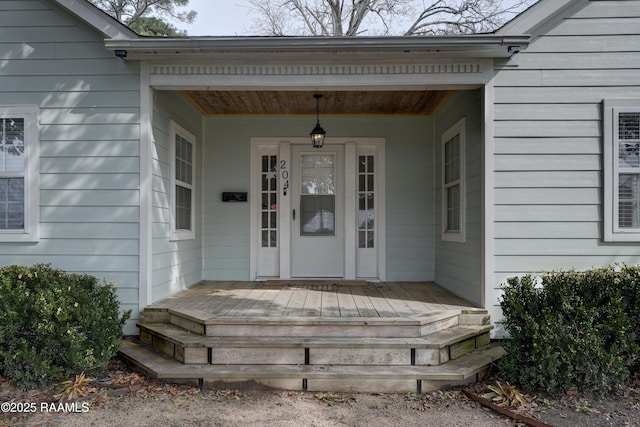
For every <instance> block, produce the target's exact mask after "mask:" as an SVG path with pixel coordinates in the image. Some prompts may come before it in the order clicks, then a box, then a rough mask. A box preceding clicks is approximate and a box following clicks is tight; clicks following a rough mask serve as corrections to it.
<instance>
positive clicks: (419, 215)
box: [203, 117, 435, 281]
mask: <svg viewBox="0 0 640 427" xmlns="http://www.w3.org/2000/svg"><path fill="white" fill-rule="evenodd" d="M314 119H315V118H313V117H292V118H279V117H265V118H251V117H219V118H206V119H205V131H204V133H205V139H206V141H205V147H204V164H205V169H206V172H205V173H204V188H205V194H203V209H204V213H203V218H204V219H203V221H204V222H203V233H204V235H203V239H204V242H203V244H204V248H203V256H204V270H203V279H205V280H248V279H249V262H250V261H249V244H250V240H249V239H250V236H249V233H250V230H249V224H250V221H249V220H250V218H249V215H250V212H249V203H224V202H222V201H221V193H222V192H223V191H249V184H250V181H249V180H250V173H251V172H250V170H249V169H250V167H249V162H250V140H251V137H280V136H284V137H292V136H295V137H300V136H306V135H308V134H309V131H310V130H311V128H312V127H313V125H314ZM321 121H322V126H323V127H324V128H325V129H326V130H327V135H328V136H331V137H375V138H385V140H386V145H385V151H386V172H385V173H386V175H385V176H386V241H387V244H386V256H387V259H386V280H389V281H426V280H433V278H434V267H433V265H434V256H435V255H434V217H433V170H432V168H433V161H432V156H433V146H432V135H433V130H432V120H431V119H430V118H407V117H405V118H397V117H368V118H367V117H322V118H321Z"/></svg>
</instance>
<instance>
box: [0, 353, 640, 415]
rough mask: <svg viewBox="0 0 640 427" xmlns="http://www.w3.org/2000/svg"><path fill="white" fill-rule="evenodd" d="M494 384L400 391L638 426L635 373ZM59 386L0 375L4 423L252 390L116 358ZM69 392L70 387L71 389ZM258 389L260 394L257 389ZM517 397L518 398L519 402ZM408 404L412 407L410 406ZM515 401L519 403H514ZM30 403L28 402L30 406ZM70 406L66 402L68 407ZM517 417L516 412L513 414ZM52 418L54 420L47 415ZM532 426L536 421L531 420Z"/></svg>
mask: <svg viewBox="0 0 640 427" xmlns="http://www.w3.org/2000/svg"><path fill="white" fill-rule="evenodd" d="M490 385H493V386H495V385H496V382H495V380H493V379H491V380H487V381H485V382H482V383H478V384H473V385H471V386H467V387H464V388H462V387H458V388H453V389H450V390H446V391H437V392H433V393H425V394H422V395H398V399H402V400H403V401H405V402H408V403H407V410H418V411H421V410H423V411H424V410H426V409H428V408H429V407H430V406H432V404H433V402H435V401H438V402H440V404H441V402H443V401H445V402H446V401H448V402H450V403H451V404H452V405H456V404H457V405H460V404H462V405H465V407H469V406H472V407H474V408H477V410H478V411H492V410H491V409H490V408H487V407H485V406H481V405H480V404H478V403H476V402H475V401H474V400H473V399H472V398H470V397H469V396H470V395H475V396H484V397H485V398H489V400H492V401H493V402H494V404H498V405H500V406H501V407H502V408H504V409H506V410H507V412H510V413H511V414H519V415H524V416H525V417H524V418H531V419H533V420H537V421H539V422H540V423H541V424H540V425H544V424H547V425H552V426H580V427H591V426H594V427H595V426H598V427H600V426H640V374H638V373H635V374H634V375H633V377H632V378H631V379H630V380H629V382H628V383H627V384H626V385H625V386H624V387H622V388H620V389H619V390H616V391H615V392H613V391H612V393H610V394H608V395H606V396H597V395H586V394H579V393H575V392H569V393H565V394H563V395H560V396H549V395H544V394H539V395H536V396H532V395H528V394H524V393H522V392H520V391H517V390H516V392H515V393H516V396H517V398H515V399H513V400H514V401H513V402H505V400H504V399H500V398H497V397H494V398H493V399H491V396H489V395H488V393H489V392H490V390H489V388H488V387H489V386H490ZM61 389H62V386H61V384H57V385H53V386H51V387H47V388H42V389H37V390H27V391H25V390H20V389H18V388H16V387H14V386H13V385H11V384H10V383H9V382H8V381H7V379H5V378H2V377H0V403H1V404H3V411H2V412H0V426H13V425H49V424H46V423H44V424H39V423H38V417H39V416H42V412H43V410H44V411H48V412H50V413H52V412H56V411H66V412H70V411H76V412H82V411H84V410H86V409H87V408H89V407H90V408H91V409H92V410H93V409H96V408H101V407H107V408H109V405H113V404H114V402H116V403H117V401H119V400H122V399H124V398H126V397H137V398H143V399H145V400H146V401H149V400H153V399H166V398H167V397H169V398H170V397H176V398H179V397H180V398H182V397H185V398H188V396H190V395H199V394H202V393H208V397H210V398H211V399H214V400H219V401H225V400H242V399H244V398H246V397H247V396H249V395H251V393H252V392H246V391H239V390H205V391H203V390H200V389H199V388H197V387H193V386H187V385H179V384H174V383H167V382H163V381H159V380H153V379H150V378H148V377H146V376H145V375H143V374H141V373H138V372H136V371H133V370H131V369H129V367H128V366H127V365H126V364H125V363H124V362H123V361H122V360H120V359H118V358H114V359H113V360H112V361H111V362H110V364H109V366H108V367H107V369H106V370H105V371H104V372H103V373H101V374H99V375H95V376H94V377H93V378H92V379H91V380H90V381H87V384H85V385H83V386H82V387H77V389H75V390H73V392H72V393H71V395H70V396H69V397H71V398H70V399H65V396H63V395H62V393H61ZM67 390H69V387H67ZM255 393H258V392H255ZM260 393H280V395H281V396H284V397H285V398H286V397H289V398H291V404H294V403H295V399H294V398H297V399H300V398H301V397H302V396H304V393H302V392H282V391H277V392H276V391H268V392H264V391H263V392H260ZM356 396H357V395H355V394H349V393H307V396H305V398H308V399H312V400H314V401H316V402H319V403H323V404H325V403H326V404H327V405H347V406H348V405H350V404H352V403H353V402H354V401H355V400H356V399H357V398H358V397H356ZM516 401H518V402H516ZM409 403H410V405H409ZM516 404H517V407H516ZM26 405H29V406H26ZM65 405H66V406H65ZM512 416H513V415H512ZM496 417H497V419H502V420H503V421H504V422H505V423H506V424H507V425H509V424H511V425H527V424H525V422H524V421H522V418H523V417H520V419H519V421H518V422H516V421H511V422H509V419H510V418H509V417H508V416H506V415H500V414H498V413H496ZM49 419H51V418H49ZM530 425H534V424H530Z"/></svg>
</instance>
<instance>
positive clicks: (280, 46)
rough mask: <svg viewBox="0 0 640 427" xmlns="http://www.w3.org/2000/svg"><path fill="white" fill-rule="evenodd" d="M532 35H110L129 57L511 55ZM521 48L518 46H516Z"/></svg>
mask: <svg viewBox="0 0 640 427" xmlns="http://www.w3.org/2000/svg"><path fill="white" fill-rule="evenodd" d="M529 41H530V36H528V35H500V36H497V35H495V34H480V35H461V36H425V37H420V36H411V37H187V38H144V37H140V38H135V39H118V40H107V41H106V42H105V45H106V47H107V49H109V50H112V51H114V52H115V51H120V52H122V51H126V52H127V59H134V60H135V59H151V58H158V57H171V56H172V57H183V56H193V55H198V56H200V55H207V54H213V53H218V54H222V53H243V52H244V53H269V52H274V53H275V52H280V53H293V52H306V53H342V52H345V53H351V52H358V53H394V52H395V53H399V52H404V53H408V52H422V53H433V54H441V55H442V54H449V55H456V56H461V57H484V58H506V57H509V56H511V55H512V54H513V53H514V52H515V51H517V50H520V49H524V48H526V47H527V46H528V45H529ZM516 47H517V49H514V48H516Z"/></svg>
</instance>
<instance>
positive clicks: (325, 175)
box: [300, 154, 335, 236]
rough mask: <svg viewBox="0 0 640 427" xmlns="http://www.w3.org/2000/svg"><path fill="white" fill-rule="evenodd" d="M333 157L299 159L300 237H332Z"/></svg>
mask: <svg viewBox="0 0 640 427" xmlns="http://www.w3.org/2000/svg"><path fill="white" fill-rule="evenodd" d="M334 163H335V158H334V155H333V154H302V155H301V158H300V176H301V180H300V235H301V236H334V235H335V168H334Z"/></svg>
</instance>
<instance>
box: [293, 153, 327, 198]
mask: <svg viewBox="0 0 640 427" xmlns="http://www.w3.org/2000/svg"><path fill="white" fill-rule="evenodd" d="M301 160H302V161H301V176H302V182H301V185H300V194H307V195H327V194H335V180H334V158H333V155H332V154H303V155H302V159H301Z"/></svg>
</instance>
